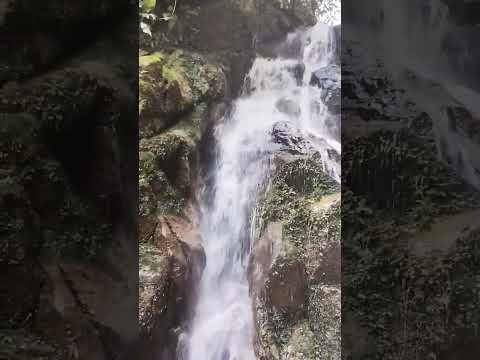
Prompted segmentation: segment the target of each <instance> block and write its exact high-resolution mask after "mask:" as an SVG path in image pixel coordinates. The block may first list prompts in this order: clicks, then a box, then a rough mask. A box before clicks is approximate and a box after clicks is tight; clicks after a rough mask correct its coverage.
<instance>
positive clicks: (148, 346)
mask: <svg viewBox="0 0 480 360" xmlns="http://www.w3.org/2000/svg"><path fill="white" fill-rule="evenodd" d="M204 266H205V254H204V252H203V248H202V246H201V243H200V239H199V238H198V235H195V234H194V229H193V227H192V224H190V223H188V222H187V221H186V220H184V219H181V218H178V217H173V216H164V217H161V218H160V219H159V222H158V224H157V226H156V229H155V235H154V237H153V238H152V239H150V240H149V241H148V242H142V243H141V245H140V293H139V294H140V298H139V306H140V309H139V316H140V327H141V340H142V341H141V343H140V358H141V359H150V358H155V359H165V360H167V359H173V358H175V357H176V348H177V341H178V335H179V334H180V331H181V329H182V326H185V322H186V321H187V320H188V319H189V318H190V314H189V311H190V310H191V308H192V307H191V303H192V301H193V300H194V299H195V291H192V289H195V284H197V283H198V281H199V279H200V275H201V272H202V270H203V267H204Z"/></svg>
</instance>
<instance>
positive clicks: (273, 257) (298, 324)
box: [249, 155, 341, 359]
mask: <svg viewBox="0 0 480 360" xmlns="http://www.w3.org/2000/svg"><path fill="white" fill-rule="evenodd" d="M282 159H284V160H282V161H283V162H280V164H279V165H278V170H277V173H276V175H275V178H274V181H273V184H272V189H271V190H270V192H269V194H267V198H266V201H265V203H264V204H263V206H262V211H261V214H262V219H263V221H267V222H268V223H267V224H268V225H267V227H266V228H265V231H264V232H263V235H262V236H261V237H260V238H259V240H258V242H256V243H255V244H254V247H253V252H252V259H254V261H256V262H258V265H256V266H254V265H252V264H251V266H250V268H249V277H250V280H251V285H252V286H253V290H254V291H253V298H254V302H255V309H256V314H257V317H256V324H257V333H258V336H257V339H256V346H257V353H258V354H259V356H260V358H262V356H263V358H265V359H271V358H274V359H281V358H283V357H288V358H289V359H303V358H308V359H317V358H318V357H319V354H329V356H332V357H333V358H334V359H337V358H338V354H339V353H340V352H339V351H340V340H339V339H340V338H339V329H340V317H339V308H340V297H339V296H337V295H338V294H339V283H340V264H341V262H340V214H339V209H340V207H339V199H340V195H339V192H338V184H336V183H335V182H334V181H333V180H331V179H329V178H328V177H327V176H326V175H325V174H324V173H323V168H322V166H321V164H320V163H318V162H317V161H316V160H314V156H312V155H306V156H305V155H304V156H299V155H290V158H288V159H287V158H282ZM269 262H271V265H270V266H268V263H269ZM264 281H265V288H264V290H262V283H263V282H264ZM331 287H332V288H335V289H337V290H336V292H335V291H333V292H332V291H329V290H328V289H330V288H331ZM316 289H320V290H318V291H317V290H316ZM321 289H323V290H324V291H325V293H324V292H322V291H323V290H322V291H321ZM327 293H328V294H331V293H332V294H336V295H335V296H334V295H332V296H327V295H326V294H327ZM334 302H337V303H336V304H334ZM327 309H328V311H327ZM315 311H321V312H322V314H323V315H317V314H316V313H315ZM318 316H324V318H323V319H322V322H320V321H319V319H318Z"/></svg>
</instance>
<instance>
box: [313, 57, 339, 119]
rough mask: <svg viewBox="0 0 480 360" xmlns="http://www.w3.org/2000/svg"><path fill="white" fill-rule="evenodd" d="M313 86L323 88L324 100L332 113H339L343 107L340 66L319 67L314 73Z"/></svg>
mask: <svg viewBox="0 0 480 360" xmlns="http://www.w3.org/2000/svg"><path fill="white" fill-rule="evenodd" d="M310 85H311V86H317V87H319V88H320V89H322V90H323V94H322V100H323V101H324V103H325V105H326V106H327V108H328V110H329V112H330V113H332V114H339V113H340V108H341V99H340V97H341V89H340V87H341V84H340V68H339V67H338V66H337V65H330V66H328V67H325V68H322V69H318V70H316V71H314V72H313V73H312V77H311V79H310Z"/></svg>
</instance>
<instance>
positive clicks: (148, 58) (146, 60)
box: [139, 51, 166, 69]
mask: <svg viewBox="0 0 480 360" xmlns="http://www.w3.org/2000/svg"><path fill="white" fill-rule="evenodd" d="M165 58H166V55H165V53H163V52H161V51H156V52H154V53H152V54H149V55H143V56H140V58H139V65H140V69H142V68H145V67H147V66H149V65H151V64H156V63H158V64H162V63H163V61H164V60H165Z"/></svg>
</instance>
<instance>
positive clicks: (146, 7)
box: [142, 0, 157, 12]
mask: <svg viewBox="0 0 480 360" xmlns="http://www.w3.org/2000/svg"><path fill="white" fill-rule="evenodd" d="M156 3H157V1H156V0H143V2H142V10H143V11H145V12H152V11H153V10H154V9H155V5H156Z"/></svg>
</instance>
